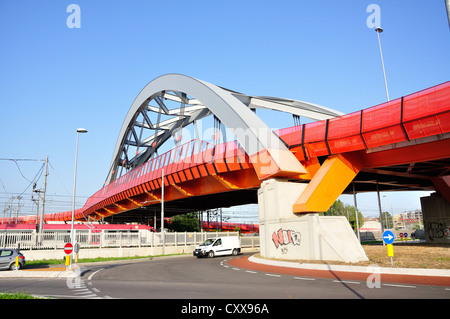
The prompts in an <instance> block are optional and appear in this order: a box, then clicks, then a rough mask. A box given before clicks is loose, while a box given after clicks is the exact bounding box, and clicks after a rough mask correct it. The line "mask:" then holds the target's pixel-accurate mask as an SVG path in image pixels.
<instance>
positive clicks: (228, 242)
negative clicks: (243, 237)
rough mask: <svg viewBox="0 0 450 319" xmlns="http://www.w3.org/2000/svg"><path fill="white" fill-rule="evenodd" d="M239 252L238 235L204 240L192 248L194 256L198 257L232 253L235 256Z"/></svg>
mask: <svg viewBox="0 0 450 319" xmlns="http://www.w3.org/2000/svg"><path fill="white" fill-rule="evenodd" d="M240 252H241V245H240V243H239V237H237V236H230V237H217V238H210V239H207V240H205V242H204V243H203V244H201V245H200V246H197V247H196V248H195V250H194V256H197V257H198V258H200V257H203V256H208V257H210V258H212V257H214V256H223V255H233V256H236V255H237V254H239V253H240Z"/></svg>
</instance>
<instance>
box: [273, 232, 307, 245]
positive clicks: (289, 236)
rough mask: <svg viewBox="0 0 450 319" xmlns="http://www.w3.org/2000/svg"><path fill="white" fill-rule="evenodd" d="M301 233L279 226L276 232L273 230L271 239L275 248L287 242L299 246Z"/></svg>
mask: <svg viewBox="0 0 450 319" xmlns="http://www.w3.org/2000/svg"><path fill="white" fill-rule="evenodd" d="M300 240H301V234H300V233H299V232H296V231H294V230H291V229H288V230H286V229H282V228H280V229H279V230H278V231H277V232H273V234H272V241H273V243H274V245H275V247H276V248H278V247H280V246H286V245H289V244H292V245H295V246H300Z"/></svg>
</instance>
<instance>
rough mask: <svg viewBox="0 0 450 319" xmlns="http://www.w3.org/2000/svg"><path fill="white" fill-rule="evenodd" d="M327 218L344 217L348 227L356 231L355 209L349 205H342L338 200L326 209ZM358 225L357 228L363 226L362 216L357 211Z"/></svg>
mask: <svg viewBox="0 0 450 319" xmlns="http://www.w3.org/2000/svg"><path fill="white" fill-rule="evenodd" d="M325 215H327V216H345V217H347V219H348V222H349V223H350V226H351V227H352V229H353V230H356V225H357V224H356V214H355V207H354V206H352V205H349V204H344V203H343V202H341V201H340V200H339V199H338V200H336V201H335V202H334V203H333V205H331V207H330V208H329V209H328V211H327V212H326V213H325ZM358 223H359V227H361V226H362V224H363V216H362V213H361V212H360V211H359V210H358Z"/></svg>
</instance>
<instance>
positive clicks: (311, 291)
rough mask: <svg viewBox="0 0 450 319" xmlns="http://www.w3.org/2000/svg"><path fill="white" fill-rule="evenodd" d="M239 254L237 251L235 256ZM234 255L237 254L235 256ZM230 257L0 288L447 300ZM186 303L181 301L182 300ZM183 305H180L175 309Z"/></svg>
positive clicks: (175, 260)
mask: <svg viewBox="0 0 450 319" xmlns="http://www.w3.org/2000/svg"><path fill="white" fill-rule="evenodd" d="M241 256H242V255H241ZM238 257H239V256H238ZM231 258H232V257H216V258H213V259H210V258H202V259H198V258H195V257H193V256H177V257H164V258H161V257H158V258H154V259H145V260H137V261H132V262H131V261H130V262H115V263H103V264H91V265H84V266H83V267H82V274H81V276H80V277H79V278H76V279H25V278H16V279H12V278H10V279H7V278H2V279H0V291H24V292H28V293H32V294H36V295H42V296H52V297H57V298H63V299H74V298H76V299H94V298H99V299H100V298H101V299H116V298H117V299H122V298H127V299H179V300H182V301H185V300H200V299H208V300H211V299H213V300H217V299H223V300H231V301H236V302H238V301H240V300H252V302H257V301H258V300H259V301H260V300H267V299H280V300H289V299H374V298H376V299H450V288H449V287H433V286H421V285H395V284H386V285H383V286H382V287H381V288H369V287H368V286H367V284H366V282H365V281H341V280H333V279H324V278H310V277H299V276H290V275H280V274H277V273H267V272H264V271H254V270H249V269H244V268H236V267H233V266H231V265H229V264H228V263H227V260H229V259H231ZM186 303H187V301H186ZM182 306H183V303H182V304H181V305H180V307H182Z"/></svg>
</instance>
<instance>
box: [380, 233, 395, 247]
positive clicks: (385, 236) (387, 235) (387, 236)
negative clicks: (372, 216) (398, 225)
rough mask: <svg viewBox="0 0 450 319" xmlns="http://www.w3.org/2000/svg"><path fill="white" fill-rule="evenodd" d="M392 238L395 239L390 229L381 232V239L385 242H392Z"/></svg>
mask: <svg viewBox="0 0 450 319" xmlns="http://www.w3.org/2000/svg"><path fill="white" fill-rule="evenodd" d="M394 239H395V236H394V234H393V233H392V232H391V231H390V230H386V231H385V232H384V233H383V241H384V242H385V243H386V244H388V245H389V244H392V243H393V242H394Z"/></svg>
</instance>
